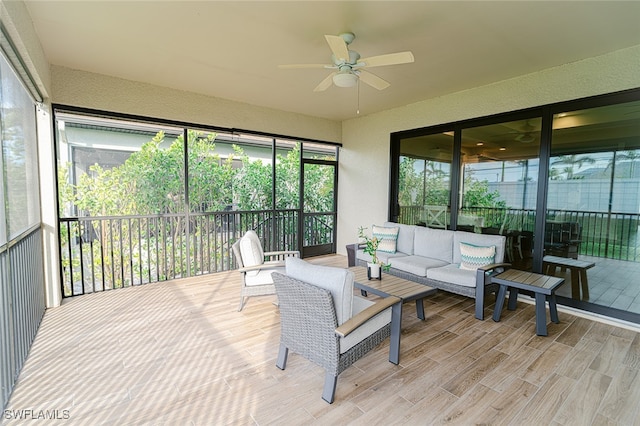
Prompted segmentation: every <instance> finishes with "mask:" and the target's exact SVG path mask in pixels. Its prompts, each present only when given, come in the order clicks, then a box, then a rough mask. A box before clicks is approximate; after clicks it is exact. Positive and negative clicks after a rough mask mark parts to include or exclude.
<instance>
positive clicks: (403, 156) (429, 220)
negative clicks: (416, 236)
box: [396, 132, 453, 229]
mask: <svg viewBox="0 0 640 426" xmlns="http://www.w3.org/2000/svg"><path fill="white" fill-rule="evenodd" d="M452 161H453V132H442V133H436V134H432V135H425V136H420V137H416V138H406V139H402V141H401V142H400V158H399V192H398V209H397V213H398V218H397V219H396V220H397V221H398V222H399V223H406V224H411V225H422V226H429V227H432V228H441V229H448V228H449V227H450V224H451V219H450V197H451V195H450V194H451V163H452Z"/></svg>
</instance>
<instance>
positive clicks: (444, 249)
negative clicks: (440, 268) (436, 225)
mask: <svg viewBox="0 0 640 426" xmlns="http://www.w3.org/2000/svg"><path fill="white" fill-rule="evenodd" d="M413 254H415V255H417V256H423V257H430V258H432V259H437V260H442V261H443V262H446V263H452V261H453V231H447V230H444V229H432V228H425V227H421V226H416V229H415V234H414V247H413Z"/></svg>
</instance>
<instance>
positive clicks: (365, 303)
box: [340, 296, 391, 354]
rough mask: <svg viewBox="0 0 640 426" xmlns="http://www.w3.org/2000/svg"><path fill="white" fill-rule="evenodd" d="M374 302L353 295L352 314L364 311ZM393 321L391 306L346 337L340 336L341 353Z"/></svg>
mask: <svg viewBox="0 0 640 426" xmlns="http://www.w3.org/2000/svg"><path fill="white" fill-rule="evenodd" d="M373 304H374V302H372V301H370V300H367V299H364V298H362V297H359V296H353V311H352V312H351V316H352V317H353V316H355V315H357V314H358V313H360V312H362V311H364V310H365V309H366V308H368V307H369V306H371V305H373ZM390 322H391V308H387V309H385V310H384V311H382V312H380V313H379V314H377V315H376V316H374V317H373V318H371V319H370V320H368V321H367V322H365V323H364V324H362V325H361V326H360V327H358V328H356V329H355V330H354V331H353V332H351V333H350V334H348V335H347V336H345V337H341V338H340V353H341V354H343V353H345V352H346V351H348V350H349V349H351V348H352V347H354V346H355V345H356V344H358V343H360V342H361V341H362V340H364V339H365V338H367V337H369V336H370V335H371V334H373V333H375V332H376V331H378V330H379V329H381V328H382V327H384V326H385V325H387V324H389V323H390Z"/></svg>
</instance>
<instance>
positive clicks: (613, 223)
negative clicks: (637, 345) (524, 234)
mask: <svg viewBox="0 0 640 426" xmlns="http://www.w3.org/2000/svg"><path fill="white" fill-rule="evenodd" d="M462 213H464V214H470V215H474V216H477V217H480V218H483V219H484V220H483V222H484V224H485V228H493V232H496V231H497V232H500V231H502V232H507V231H512V230H516V231H528V232H533V231H534V227H535V215H536V212H535V210H522V209H504V208H489V207H473V208H465V209H463V210H462ZM424 217H425V212H424V207H423V206H401V207H400V214H399V219H398V221H399V222H401V223H408V224H417V223H420V222H424ZM546 220H547V221H563V222H567V223H577V224H579V227H580V238H579V240H580V243H579V254H582V255H587V256H595V257H604V258H609V259H616V260H628V261H633V262H640V238H639V237H640V229H639V226H640V214H637V213H615V212H594V211H577V210H547V212H546ZM426 225H428V224H426ZM505 225H507V226H505Z"/></svg>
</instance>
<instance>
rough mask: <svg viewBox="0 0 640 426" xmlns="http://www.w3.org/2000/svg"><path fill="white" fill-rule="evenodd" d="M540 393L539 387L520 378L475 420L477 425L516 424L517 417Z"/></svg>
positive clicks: (515, 379) (512, 382)
mask: <svg viewBox="0 0 640 426" xmlns="http://www.w3.org/2000/svg"><path fill="white" fill-rule="evenodd" d="M494 389H495V388H494ZM537 391H538V387H537V386H534V385H532V384H531V383H529V382H526V381H524V380H522V379H519V378H514V380H513V381H511V383H510V385H509V386H508V387H507V388H505V389H504V390H502V391H501V393H500V396H499V397H498V398H497V399H496V400H495V401H494V402H492V403H491V404H488V405H486V406H485V407H484V409H483V410H482V411H481V412H480V413H479V414H478V415H477V417H476V418H475V419H474V423H475V424H484V425H508V424H516V423H518V421H517V415H518V413H519V412H520V410H522V409H523V408H524V407H525V406H527V404H529V402H530V401H531V398H532V397H533V395H534V394H535V393H536V392H537Z"/></svg>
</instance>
